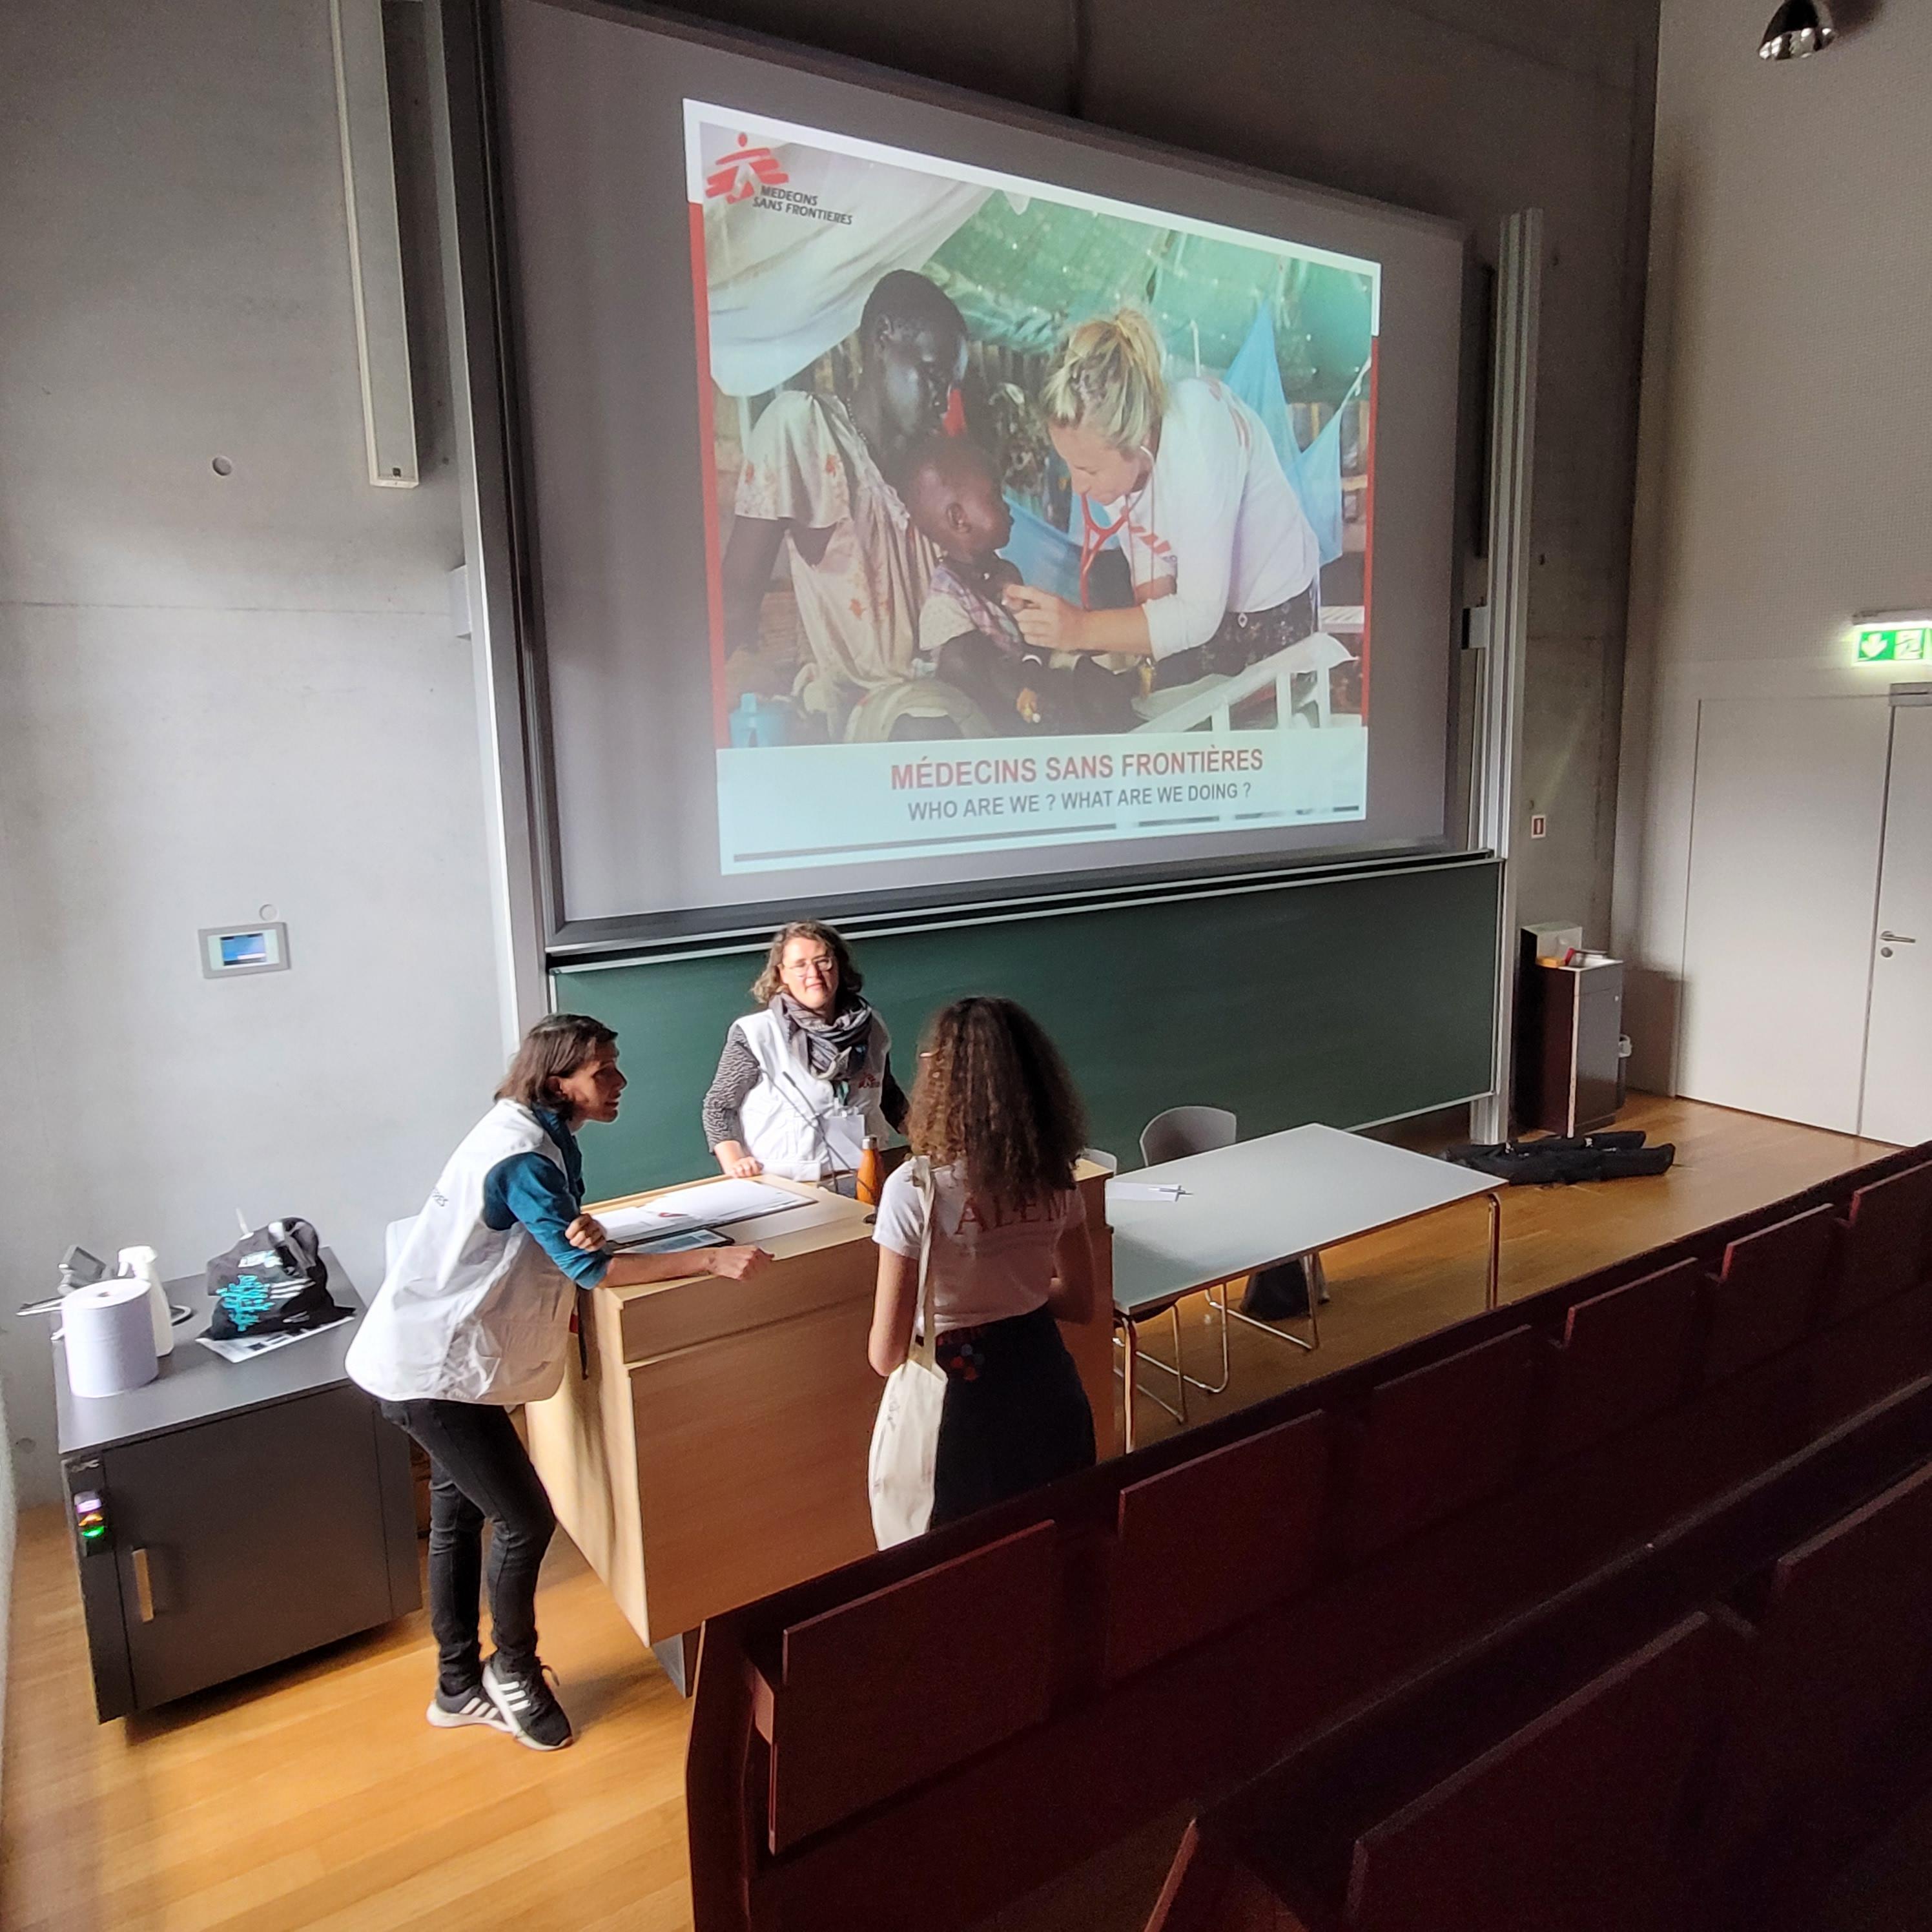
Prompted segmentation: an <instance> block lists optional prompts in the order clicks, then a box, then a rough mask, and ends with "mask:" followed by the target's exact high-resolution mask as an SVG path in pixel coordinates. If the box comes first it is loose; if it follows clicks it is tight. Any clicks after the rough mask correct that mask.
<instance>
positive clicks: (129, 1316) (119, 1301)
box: [61, 1278, 160, 1396]
mask: <svg viewBox="0 0 1932 1932" xmlns="http://www.w3.org/2000/svg"><path fill="white" fill-rule="evenodd" d="M61 1332H62V1334H64V1335H65V1337H67V1379H68V1387H69V1388H71V1389H72V1390H73V1391H74V1394H76V1395H89V1396H101V1395H121V1394H125V1393H126V1391H127V1390H129V1389H131V1388H139V1387H140V1386H141V1385H142V1383H143V1382H152V1381H153V1380H154V1378H155V1376H157V1375H158V1374H159V1373H160V1361H159V1358H157V1356H156V1355H155V1353H154V1322H153V1319H152V1318H151V1316H149V1314H148V1284H147V1283H145V1282H144V1281H140V1280H130V1279H125V1278H123V1279H119V1280H113V1281H100V1282H96V1283H95V1285H94V1286H92V1288H77V1289H75V1290H74V1292H73V1294H71V1295H63V1296H62V1298H61Z"/></svg>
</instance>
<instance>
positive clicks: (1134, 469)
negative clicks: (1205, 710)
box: [1006, 308, 1322, 687]
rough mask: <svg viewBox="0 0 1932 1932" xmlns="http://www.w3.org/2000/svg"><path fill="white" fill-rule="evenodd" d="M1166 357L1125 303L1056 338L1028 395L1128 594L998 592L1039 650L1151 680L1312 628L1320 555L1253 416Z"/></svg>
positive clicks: (1268, 648)
mask: <svg viewBox="0 0 1932 1932" xmlns="http://www.w3.org/2000/svg"><path fill="white" fill-rule="evenodd" d="M1165 359H1166V358H1165V354H1164V352H1163V349H1162V347H1161V342H1160V337H1159V335H1157V334H1156V333H1155V331H1154V325H1153V324H1152V323H1151V322H1150V321H1148V319H1147V317H1145V316H1144V315H1142V314H1140V312H1139V311H1138V310H1136V309H1131V308H1126V309H1122V310H1121V311H1119V312H1118V314H1115V315H1112V316H1109V317H1105V318H1103V319H1102V320H1098V321H1094V322H1084V323H1081V324H1080V325H1079V326H1078V327H1077V328H1076V329H1073V331H1072V332H1070V334H1069V335H1068V336H1067V341H1066V342H1065V344H1064V345H1063V346H1062V347H1061V352H1060V354H1059V356H1058V358H1057V359H1056V360H1055V363H1054V365H1053V368H1052V370H1051V371H1050V372H1049V374H1048V376H1047V379H1046V385H1045V386H1044V388H1043V390H1042V392H1041V398H1040V401H1041V407H1042V409H1043V412H1044V413H1045V415H1046V422H1047V433H1048V434H1049V436H1050V437H1052V440H1053V446H1054V448H1055V449H1056V450H1058V452H1059V453H1060V456H1061V460H1062V461H1063V462H1064V463H1066V465H1067V470H1068V472H1069V475H1070V478H1071V479H1072V482H1073V488H1074V490H1076V493H1079V495H1080V496H1084V497H1086V498H1088V499H1090V501H1091V502H1094V503H1098V504H1100V505H1101V506H1102V508H1103V513H1104V514H1105V516H1106V518H1107V523H1106V526H1105V527H1104V528H1103V529H1100V531H1099V532H1098V533H1097V534H1098V535H1099V537H1100V541H1102V542H1103V543H1104V542H1105V541H1106V540H1107V539H1108V538H1114V539H1115V540H1116V541H1118V543H1119V544H1120V547H1121V550H1123V551H1124V553H1125V554H1126V556H1127V565H1128V568H1129V572H1130V575H1131V577H1132V578H1133V591H1134V599H1135V601H1134V602H1133V604H1131V605H1130V606H1128V607H1125V608H1123V609H1118V610H1086V609H1083V608H1082V607H1081V606H1080V605H1079V604H1070V603H1069V602H1067V601H1066V599H1064V598H1061V597H1057V596H1055V595H1054V594H1053V593H1052V592H1050V591H1047V590H1043V589H1038V588H1036V587H1035V586H1031V585H1028V584H1016V585H1014V586H1013V587H1012V588H1010V589H1009V590H1008V591H1007V593H1006V601H1007V605H1008V607H1010V609H1011V610H1012V611H1013V616H1014V618H1015V619H1016V621H1017V622H1018V623H1019V627H1020V629H1021V631H1022V634H1024V635H1025V638H1026V640H1027V641H1028V643H1030V644H1031V645H1033V646H1034V647H1035V648H1036V649H1042V650H1049V651H1090V652H1115V653H1117V654H1118V655H1121V656H1124V657H1130V658H1151V659H1152V660H1153V661H1154V682H1155V684H1156V685H1157V686H1161V687H1166V686H1171V685H1176V684H1181V683H1187V682H1192V681H1193V679H1195V678H1197V677H1199V676H1203V675H1205V673H1208V672H1210V671H1214V672H1218V673H1221V674H1222V675H1223V676H1232V675H1233V674H1234V673H1235V672H1237V671H1238V670H1242V669H1244V667H1246V666H1247V665H1248V664H1253V663H1255V662H1256V661H1259V659H1260V658H1264V657H1268V656H1271V655H1273V654H1274V652H1277V651H1279V650H1282V649H1286V646H1289V645H1290V644H1292V643H1298V642H1299V641H1300V640H1301V639H1302V638H1304V637H1307V636H1309V635H1310V634H1312V633H1313V632H1314V631H1316V630H1317V629H1319V628H1320V622H1321V613H1320V610H1319V595H1320V592H1319V587H1318V574H1319V570H1320V567H1321V560H1322V557H1321V547H1320V544H1319V541H1318V540H1317V538H1316V535H1315V532H1314V530H1313V527H1312V526H1310V523H1309V520H1308V518H1307V514H1305V513H1304V511H1303V509H1302V507H1301V499H1300V498H1299V497H1298V496H1297V495H1296V494H1295V487H1294V485H1293V484H1291V483H1290V482H1289V480H1288V476H1287V473H1286V472H1285V471H1284V470H1283V468H1282V466H1281V459H1280V457H1279V456H1277V455H1276V453H1275V448H1274V443H1272V442H1271V440H1269V437H1268V431H1267V430H1266V429H1265V428H1264V426H1263V425H1262V420H1261V419H1260V418H1259V416H1256V414H1255V413H1254V411H1253V410H1251V409H1250V407H1248V406H1247V404H1246V403H1244V402H1243V401H1241V399H1240V398H1238V396H1236V395H1234V394H1233V392H1232V391H1230V390H1229V389H1226V388H1224V387H1223V386H1222V385H1221V384H1220V383H1217V382H1214V381H1213V380H1210V379H1208V378H1207V377H1200V376H1190V377H1185V378H1184V379H1183V380H1181V381H1179V382H1176V383H1169V381H1168V380H1167V379H1166V376H1165V375H1164V374H1163V373H1162V365H1163V362H1164V361H1165ZM1091 534H1093V533H1091V532H1090V535H1091Z"/></svg>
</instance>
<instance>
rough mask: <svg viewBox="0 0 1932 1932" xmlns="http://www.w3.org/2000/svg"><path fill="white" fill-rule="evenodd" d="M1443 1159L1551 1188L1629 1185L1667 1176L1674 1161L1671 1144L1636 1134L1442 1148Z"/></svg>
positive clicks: (1555, 1137) (1552, 1137) (1553, 1137)
mask: <svg viewBox="0 0 1932 1932" xmlns="http://www.w3.org/2000/svg"><path fill="white" fill-rule="evenodd" d="M1442 1158H1443V1159H1444V1160H1453V1161H1454V1163H1456V1164H1457V1166H1459V1167H1472V1168H1474V1169H1475V1170H1476V1172H1478V1174H1493V1175H1496V1178H1498V1179H1499V1180H1502V1181H1508V1182H1510V1183H1511V1184H1512V1185H1513V1186H1514V1187H1552V1186H1562V1185H1565V1184H1568V1183H1570V1182H1571V1181H1627V1180H1631V1179H1634V1178H1637V1177H1639V1176H1641V1175H1658V1174H1664V1173H1667V1172H1669V1171H1670V1164H1671V1163H1672V1162H1673V1161H1674V1160H1676V1158H1677V1149H1676V1147H1675V1146H1674V1145H1673V1144H1672V1143H1671V1142H1669V1141H1666V1142H1664V1143H1663V1145H1661V1146H1660V1147H1646V1145H1644V1137H1643V1135H1642V1134H1640V1133H1605V1134H1586V1135H1585V1136H1583V1138H1582V1139H1577V1140H1566V1139H1563V1138H1562V1136H1558V1135H1555V1134H1553V1135H1550V1136H1548V1137H1547V1139H1542V1140H1535V1141H1499V1142H1493V1143H1491V1144H1487V1145H1485V1144H1484V1143H1483V1142H1473V1143H1471V1144H1469V1145H1465V1146H1462V1147H1452V1148H1444V1149H1443V1151H1442Z"/></svg>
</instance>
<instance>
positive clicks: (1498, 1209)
mask: <svg viewBox="0 0 1932 1932" xmlns="http://www.w3.org/2000/svg"><path fill="white" fill-rule="evenodd" d="M1483 1199H1484V1200H1485V1201H1487V1202H1488V1203H1489V1204H1490V1280H1489V1289H1488V1292H1487V1295H1485V1297H1484V1301H1483V1306H1484V1307H1485V1308H1493V1307H1495V1306H1496V1296H1497V1295H1498V1293H1499V1291H1500V1290H1501V1289H1502V1274H1503V1198H1502V1196H1501V1195H1500V1194H1486V1195H1484V1196H1483Z"/></svg>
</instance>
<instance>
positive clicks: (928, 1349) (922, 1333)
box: [906, 1154, 939, 1374]
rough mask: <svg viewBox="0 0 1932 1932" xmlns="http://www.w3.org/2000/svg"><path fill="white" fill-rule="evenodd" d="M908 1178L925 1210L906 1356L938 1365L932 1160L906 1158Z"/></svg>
mask: <svg viewBox="0 0 1932 1932" xmlns="http://www.w3.org/2000/svg"><path fill="white" fill-rule="evenodd" d="M906 1174H907V1179H908V1180H909V1181H910V1182H911V1183H912V1191H913V1193H915V1194H916V1195H917V1196H919V1202H920V1204H921V1205H922V1206H923V1207H924V1208H925V1210H926V1213H925V1215H924V1217H922V1220H921V1222H920V1225H919V1319H918V1321H917V1322H916V1323H915V1324H914V1326H913V1338H912V1346H911V1348H910V1349H909V1350H908V1351H907V1356H906V1359H907V1361H916V1362H918V1363H919V1364H922V1366H923V1367H926V1368H929V1369H931V1370H933V1371H934V1373H935V1374H936V1373H938V1369H939V1338H938V1335H937V1334H935V1333H934V1322H933V1303H932V1223H933V1220H934V1217H935V1216H936V1215H937V1214H938V1212H939V1202H938V1190H936V1189H935V1187H934V1186H933V1181H932V1162H931V1161H930V1160H928V1159H927V1158H926V1156H925V1155H924V1154H914V1155H913V1157H912V1158H911V1160H909V1161H907V1163H906Z"/></svg>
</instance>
